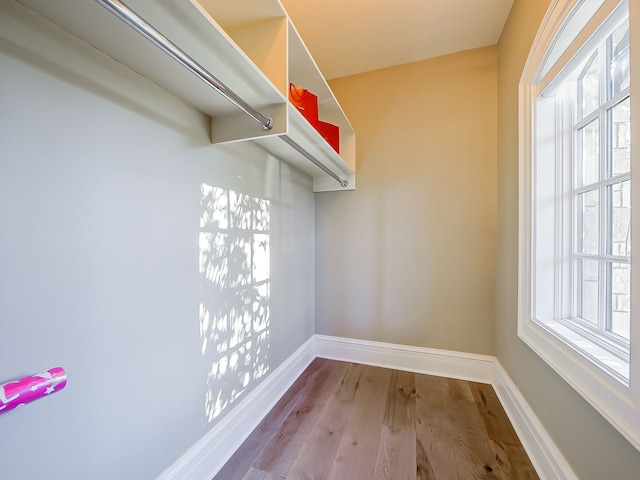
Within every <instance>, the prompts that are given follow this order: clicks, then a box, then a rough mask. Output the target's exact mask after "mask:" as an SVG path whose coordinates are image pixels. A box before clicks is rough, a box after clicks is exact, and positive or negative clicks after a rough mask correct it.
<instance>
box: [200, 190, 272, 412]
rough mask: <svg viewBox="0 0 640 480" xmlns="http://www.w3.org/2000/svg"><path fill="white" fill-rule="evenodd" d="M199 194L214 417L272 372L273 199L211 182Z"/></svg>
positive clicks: (205, 342) (203, 311) (205, 341)
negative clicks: (271, 246) (271, 204)
mask: <svg viewBox="0 0 640 480" xmlns="http://www.w3.org/2000/svg"><path fill="white" fill-rule="evenodd" d="M200 193H201V197H200V198H201V201H200V207H201V211H200V233H199V271H200V298H201V301H200V314H199V316H200V339H201V341H202V356H203V358H205V359H206V361H207V363H208V364H210V368H209V371H208V374H207V390H206V395H205V406H204V410H205V420H206V422H208V423H211V422H213V421H214V420H215V419H216V418H217V417H219V416H220V414H221V413H222V412H224V411H225V409H227V408H228V407H229V406H230V405H232V404H233V403H234V402H235V401H237V400H238V399H239V398H240V397H241V396H242V395H243V393H244V392H246V391H247V389H248V388H249V387H250V386H251V384H252V383H254V382H255V381H256V380H258V379H260V378H261V377H263V376H264V375H265V374H266V373H267V372H268V371H269V333H270V332H269V296H270V250H269V228H270V225H269V224H270V218H269V200H266V199H261V198H256V197H252V196H250V195H246V194H243V193H238V192H235V191H233V190H227V189H223V188H220V187H215V186H211V185H207V184H202V185H201V186H200ZM209 362H210V363H209Z"/></svg>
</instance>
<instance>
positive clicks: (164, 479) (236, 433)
mask: <svg viewBox="0 0 640 480" xmlns="http://www.w3.org/2000/svg"><path fill="white" fill-rule="evenodd" d="M314 344H315V339H314V338H313V337H311V338H309V340H307V342H305V343H304V345H302V346H301V347H300V348H298V350H296V351H295V352H294V353H293V354H292V355H291V356H290V357H289V358H288V359H287V360H285V361H284V363H282V365H280V366H279V367H278V368H277V369H276V370H274V371H273V372H272V373H271V375H269V376H268V377H267V378H266V379H265V380H264V381H263V382H262V383H261V384H260V385H258V386H257V387H256V388H255V389H254V390H253V391H251V393H249V394H248V395H247V396H246V397H245V398H244V399H243V400H242V401H240V403H238V405H237V406H236V407H235V408H233V409H232V410H231V411H230V412H229V413H228V414H227V415H226V416H225V417H224V418H223V419H222V420H221V421H220V422H219V423H217V424H216V426H215V427H213V428H212V429H211V430H210V431H209V432H208V433H207V434H206V435H205V436H204V437H202V438H201V439H200V440H199V441H198V442H197V443H196V444H195V445H193V446H192V447H191V448H190V449H189V450H187V452H185V453H184V455H182V457H180V458H179V459H178V460H177V461H176V462H175V463H174V464H173V465H171V466H170V467H169V468H168V469H166V470H165V471H164V472H162V473H161V474H160V476H159V477H158V478H157V480H211V479H212V478H213V477H214V476H215V475H216V474H217V473H218V472H219V471H220V469H221V468H222V467H223V466H224V464H225V463H226V462H227V460H229V459H230V458H231V456H232V455H233V454H234V453H235V451H236V450H237V449H238V448H239V447H240V445H242V442H244V441H245V440H246V438H247V437H248V436H249V435H250V434H251V432H252V431H253V430H254V429H255V428H256V427H257V426H258V424H259V423H260V422H261V421H262V419H263V418H264V417H265V416H266V414H267V413H268V412H269V411H270V410H271V409H272V408H273V407H274V406H275V404H276V403H277V402H278V400H280V398H281V397H282V396H283V395H284V394H285V392H286V391H287V390H288V389H289V387H290V386H291V385H292V384H293V382H294V381H295V380H296V379H297V378H298V377H299V376H300V375H301V374H302V372H304V370H305V369H306V368H307V367H308V366H309V364H310V363H311V362H312V361H313V359H314V358H315V354H314Z"/></svg>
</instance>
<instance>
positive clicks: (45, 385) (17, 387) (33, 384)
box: [0, 367, 67, 414]
mask: <svg viewBox="0 0 640 480" xmlns="http://www.w3.org/2000/svg"><path fill="white" fill-rule="evenodd" d="M66 385H67V374H66V373H65V371H64V369H63V368H60V367H55V368H52V369H51V370H47V371H46V372H44V373H36V374H34V375H30V376H28V377H24V378H22V379H20V380H15V381H13V382H7V383H5V384H3V385H0V414H2V413H5V412H8V411H10V410H13V409H14V408H16V407H19V406H20V405H24V404H26V403H30V402H33V401H34V400H38V399H39V398H42V397H46V396H48V395H51V394H52V393H56V392H58V391H60V390H62V389H63V388H64V387H65V386H66Z"/></svg>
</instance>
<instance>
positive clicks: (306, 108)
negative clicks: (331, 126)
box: [289, 83, 318, 129]
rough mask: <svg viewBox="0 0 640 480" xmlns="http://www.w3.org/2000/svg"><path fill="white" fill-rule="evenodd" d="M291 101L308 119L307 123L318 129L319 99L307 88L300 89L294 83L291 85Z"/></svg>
mask: <svg viewBox="0 0 640 480" xmlns="http://www.w3.org/2000/svg"><path fill="white" fill-rule="evenodd" d="M289 101H290V102H291V103H292V104H293V105H294V106H295V107H296V108H297V109H298V111H299V112H300V113H301V114H302V115H303V116H304V118H306V119H307V121H308V122H309V123H310V124H311V125H313V126H314V127H315V128H316V129H317V128H318V97H317V96H316V95H314V94H313V93H311V92H310V91H309V90H307V89H306V88H302V87H298V86H297V85H294V84H293V83H290V84H289Z"/></svg>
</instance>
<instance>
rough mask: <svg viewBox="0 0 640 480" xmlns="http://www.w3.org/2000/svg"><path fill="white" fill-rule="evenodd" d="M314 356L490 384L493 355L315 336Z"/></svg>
mask: <svg viewBox="0 0 640 480" xmlns="http://www.w3.org/2000/svg"><path fill="white" fill-rule="evenodd" d="M315 339H316V342H315V345H316V357H322V358H330V359H332V360H343V361H346V362H355V363H363V364H365V365H373V366H376V367H385V368H393V369H396V370H405V371H408V372H416V373H425V374H428V375H437V376H440V377H449V378H456V379H459V380H470V381H472V382H480V383H491V376H492V374H493V361H494V357H490V356H488V355H476V354H471V353H462V352H453V351H449V350H437V349H435V348H424V347H412V346H408V345H397V344H393V343H382V342H371V341H367V340H354V339H351V338H341V337H329V336H326V335H315Z"/></svg>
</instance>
